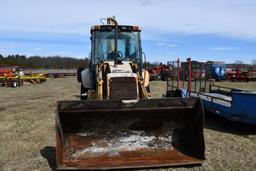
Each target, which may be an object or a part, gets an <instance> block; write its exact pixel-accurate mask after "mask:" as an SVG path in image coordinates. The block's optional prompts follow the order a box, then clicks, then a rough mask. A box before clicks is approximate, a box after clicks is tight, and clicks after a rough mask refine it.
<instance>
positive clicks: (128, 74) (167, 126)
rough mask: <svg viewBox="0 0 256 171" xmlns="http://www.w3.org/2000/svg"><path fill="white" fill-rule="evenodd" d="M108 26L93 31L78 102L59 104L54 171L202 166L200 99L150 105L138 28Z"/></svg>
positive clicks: (111, 21)
mask: <svg viewBox="0 0 256 171" xmlns="http://www.w3.org/2000/svg"><path fill="white" fill-rule="evenodd" d="M106 20H107V24H103V25H95V26H93V27H92V28H91V49H92V51H91V64H90V67H89V68H87V69H83V68H79V69H78V73H77V76H78V77H77V78H78V81H79V82H81V97H82V100H81V101H60V102H58V110H57V115H56V136H57V138H56V140H57V142H56V143H57V144H56V156H57V169H58V170H73V169H74V170H75V169H86V170H88V169H123V168H125V169H127V168H144V167H160V166H172V165H175V166H177V165H188V164H199V163H201V162H202V160H203V159H204V137H203V110H202V106H201V101H200V99H199V98H187V99H183V98H166V99H151V98H150V96H149V91H148V90H147V87H148V86H149V75H148V73H147V71H146V70H145V69H143V68H142V64H143V60H142V48H141V40H140V32H141V30H140V28H139V27H138V26H126V25H118V23H117V21H116V20H115V19H114V18H107V19H106Z"/></svg>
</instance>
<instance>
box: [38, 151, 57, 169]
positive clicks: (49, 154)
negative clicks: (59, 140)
mask: <svg viewBox="0 0 256 171" xmlns="http://www.w3.org/2000/svg"><path fill="white" fill-rule="evenodd" d="M40 153H41V155H42V156H43V157H44V158H45V159H46V160H47V161H48V165H49V166H50V167H51V169H52V171H56V168H57V165H56V148H55V147H52V146H46V147H44V148H43V149H42V150H40Z"/></svg>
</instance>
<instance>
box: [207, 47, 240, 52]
mask: <svg viewBox="0 0 256 171" xmlns="http://www.w3.org/2000/svg"><path fill="white" fill-rule="evenodd" d="M210 49H211V50H217V51H226V50H233V49H235V48H233V47H212V48H210Z"/></svg>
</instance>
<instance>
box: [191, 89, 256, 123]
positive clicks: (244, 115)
mask: <svg viewBox="0 0 256 171" xmlns="http://www.w3.org/2000/svg"><path fill="white" fill-rule="evenodd" d="M211 87H215V88H217V90H210V92H209V93H203V92H193V91H192V92H191V93H190V96H198V97H200V98H201V100H202V103H203V106H204V110H205V111H208V112H210V113H213V114H216V115H219V116H221V117H224V118H226V119H228V120H232V121H238V122H243V123H247V124H254V125H256V92H249V91H245V90H237V89H231V88H227V87H221V86H216V85H211ZM223 89H226V91H223ZM227 90H229V91H227Z"/></svg>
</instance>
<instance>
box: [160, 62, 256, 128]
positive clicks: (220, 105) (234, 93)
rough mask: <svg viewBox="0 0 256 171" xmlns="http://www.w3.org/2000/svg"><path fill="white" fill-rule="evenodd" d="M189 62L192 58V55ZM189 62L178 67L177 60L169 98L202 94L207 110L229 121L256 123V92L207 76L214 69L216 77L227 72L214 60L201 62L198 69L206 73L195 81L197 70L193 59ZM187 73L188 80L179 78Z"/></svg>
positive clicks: (169, 86)
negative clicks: (221, 82) (214, 63)
mask: <svg viewBox="0 0 256 171" xmlns="http://www.w3.org/2000/svg"><path fill="white" fill-rule="evenodd" d="M189 61H191V59H190V58H189ZM178 62H179V60H177V63H178ZM188 64H189V67H186V68H183V67H182V66H181V67H180V68H179V63H178V65H177V66H178V67H177V71H175V70H173V72H174V75H175V73H177V74H176V76H177V77H175V76H173V77H170V78H169V79H168V81H167V91H166V95H165V96H166V97H184V98H186V97H190V96H194V97H200V98H201V100H202V103H203V107H204V110H205V111H208V112H210V113H213V114H215V115H219V116H221V117H224V118H226V119H228V120H232V121H238V122H242V123H247V124H254V125H256V91H255V92H249V91H246V90H238V89H232V88H229V87H224V86H217V85H215V84H214V82H213V81H212V79H211V77H208V76H207V75H209V74H212V70H211V69H213V68H215V69H214V70H215V71H216V73H219V75H218V74H217V75H218V77H217V78H218V79H220V78H221V77H222V76H223V75H224V74H223V71H224V68H225V67H221V64H218V65H213V64H212V63H211V62H207V63H205V64H204V63H200V64H201V65H202V66H201V67H199V68H201V71H199V72H200V73H203V71H204V70H205V71H206V72H205V74H200V75H199V76H198V77H196V78H194V79H193V80H192V79H191V75H192V73H194V72H195V71H193V68H196V67H193V64H192V62H189V63H188ZM213 66H215V67H213ZM222 66H225V65H222ZM173 68H174V67H173ZM205 68H206V69H205ZM184 72H185V73H186V74H187V75H188V76H189V79H188V80H185V79H182V80H180V79H179V76H180V75H183V74H184ZM175 82H176V83H175Z"/></svg>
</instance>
